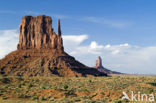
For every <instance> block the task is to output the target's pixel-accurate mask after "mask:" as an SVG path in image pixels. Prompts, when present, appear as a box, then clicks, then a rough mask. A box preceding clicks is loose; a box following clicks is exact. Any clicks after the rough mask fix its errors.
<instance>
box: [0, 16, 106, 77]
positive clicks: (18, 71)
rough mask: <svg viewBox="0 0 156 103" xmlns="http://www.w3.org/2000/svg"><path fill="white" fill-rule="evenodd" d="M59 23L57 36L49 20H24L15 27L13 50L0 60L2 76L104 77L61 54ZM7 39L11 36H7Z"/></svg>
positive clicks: (29, 17)
mask: <svg viewBox="0 0 156 103" xmlns="http://www.w3.org/2000/svg"><path fill="white" fill-rule="evenodd" d="M61 34H62V33H61V25H60V20H58V33H57V34H56V33H55V31H54V29H53V28H52V19H51V17H49V16H45V15H41V16H34V17H33V16H24V17H23V18H22V20H21V24H20V25H19V43H18V45H17V50H15V51H13V52H11V53H10V54H8V55H6V56H5V57H4V58H3V59H1V60H0V74H1V75H6V76H62V77H82V76H84V77H85V76H107V74H106V73H102V72H100V71H98V70H97V69H94V68H90V67H88V66H85V65H84V64H82V63H80V62H79V61H77V60H75V58H74V57H72V56H70V55H68V54H67V53H66V52H65V51H64V47H63V40H62V35H61ZM10 35H11V34H10Z"/></svg>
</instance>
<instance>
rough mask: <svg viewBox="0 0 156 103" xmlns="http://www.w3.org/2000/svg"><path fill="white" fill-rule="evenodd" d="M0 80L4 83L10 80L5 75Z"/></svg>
mask: <svg viewBox="0 0 156 103" xmlns="http://www.w3.org/2000/svg"><path fill="white" fill-rule="evenodd" d="M1 81H2V83H5V84H7V83H9V82H10V80H9V79H8V78H7V77H6V76H3V77H2V80H1Z"/></svg>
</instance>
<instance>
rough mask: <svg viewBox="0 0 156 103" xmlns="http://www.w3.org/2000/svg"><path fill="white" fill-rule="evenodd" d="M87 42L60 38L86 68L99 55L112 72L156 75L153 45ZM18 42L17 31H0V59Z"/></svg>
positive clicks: (82, 38)
mask: <svg viewBox="0 0 156 103" xmlns="http://www.w3.org/2000/svg"><path fill="white" fill-rule="evenodd" d="M87 39H88V35H87V34H83V35H63V41H64V46H65V51H67V52H68V53H69V54H70V55H72V56H74V57H75V58H76V59H77V60H79V61H81V62H82V63H84V64H86V65H88V66H94V65H95V61H96V59H97V56H101V57H102V59H103V65H104V66H105V67H106V68H108V69H111V70H115V71H119V72H125V73H142V74H146V73H148V74H156V69H155V68H156V65H155V61H156V46H148V47H139V46H135V45H129V44H128V43H124V44H118V45H110V44H107V45H102V44H98V43H97V42H96V41H91V42H90V44H85V43H83V42H84V41H85V40H87ZM17 43H18V32H17V30H3V31H0V57H1V58H2V57H4V56H5V55H6V54H8V53H9V52H11V51H13V50H16V47H17Z"/></svg>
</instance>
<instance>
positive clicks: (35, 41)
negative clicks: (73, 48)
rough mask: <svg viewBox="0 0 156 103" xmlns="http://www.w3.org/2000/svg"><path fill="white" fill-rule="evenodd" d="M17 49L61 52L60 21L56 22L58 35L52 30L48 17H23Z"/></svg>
mask: <svg viewBox="0 0 156 103" xmlns="http://www.w3.org/2000/svg"><path fill="white" fill-rule="evenodd" d="M19 33H20V34H19V44H18V49H43V48H44V49H58V50H59V51H63V42H62V37H61V28H60V20H58V35H57V34H56V33H55V32H54V30H53V29H52V19H51V17H49V16H45V15H42V16H37V17H32V16H25V17H23V18H22V21H21V24H20V26H19Z"/></svg>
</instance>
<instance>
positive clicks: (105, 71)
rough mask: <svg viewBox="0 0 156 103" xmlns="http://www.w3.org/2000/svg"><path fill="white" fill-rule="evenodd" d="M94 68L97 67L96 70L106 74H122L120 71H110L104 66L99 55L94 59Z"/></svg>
mask: <svg viewBox="0 0 156 103" xmlns="http://www.w3.org/2000/svg"><path fill="white" fill-rule="evenodd" d="M94 68H95V69H97V70H98V71H100V72H103V73H106V74H108V75H113V74H116V75H119V74H122V73H120V72H116V71H111V70H109V69H106V68H104V67H103V65H102V59H101V57H100V56H98V58H97V60H96V66H94Z"/></svg>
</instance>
